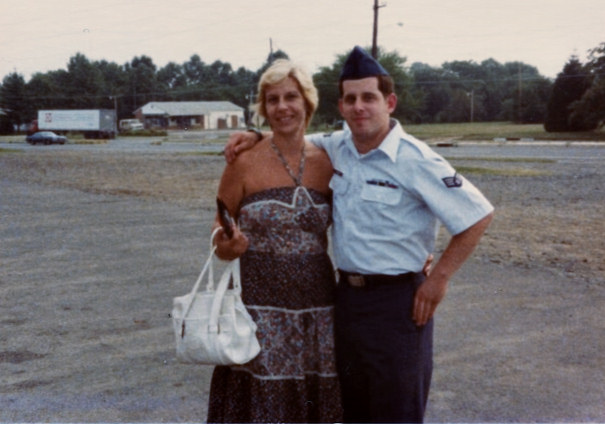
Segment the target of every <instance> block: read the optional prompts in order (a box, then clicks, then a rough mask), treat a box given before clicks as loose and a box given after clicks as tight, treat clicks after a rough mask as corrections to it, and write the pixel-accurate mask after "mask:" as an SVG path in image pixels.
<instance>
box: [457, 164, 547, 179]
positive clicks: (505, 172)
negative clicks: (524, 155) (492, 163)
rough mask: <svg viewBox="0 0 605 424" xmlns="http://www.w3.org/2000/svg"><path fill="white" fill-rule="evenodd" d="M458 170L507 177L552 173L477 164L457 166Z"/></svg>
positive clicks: (536, 175)
mask: <svg viewBox="0 0 605 424" xmlns="http://www.w3.org/2000/svg"><path fill="white" fill-rule="evenodd" d="M456 170H457V171H458V172H460V173H461V174H475V175H502V176H506V177H539V176H543V175H552V173H551V172H548V171H537V170H534V169H520V168H509V169H494V168H481V167H475V166H457V167H456Z"/></svg>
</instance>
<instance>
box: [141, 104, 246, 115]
mask: <svg viewBox="0 0 605 424" xmlns="http://www.w3.org/2000/svg"><path fill="white" fill-rule="evenodd" d="M139 110H140V111H141V113H142V114H143V115H169V116H197V115H206V114H208V113H210V112H240V111H243V110H244V109H243V108H242V107H239V106H237V105H236V104H233V103H231V102H226V101H216V102H211V101H209V102H149V103H147V104H146V105H144V106H142V107H140V108H139V109H137V111H139Z"/></svg>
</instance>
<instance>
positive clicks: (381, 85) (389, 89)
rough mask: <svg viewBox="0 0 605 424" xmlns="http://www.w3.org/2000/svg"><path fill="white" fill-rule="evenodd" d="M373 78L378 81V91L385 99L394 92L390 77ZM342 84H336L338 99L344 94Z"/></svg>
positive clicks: (379, 76)
mask: <svg viewBox="0 0 605 424" xmlns="http://www.w3.org/2000/svg"><path fill="white" fill-rule="evenodd" d="M375 78H376V79H378V90H379V91H380V92H381V93H382V95H383V96H384V97H385V98H386V97H387V96H388V95H389V94H392V93H394V92H395V82H394V81H393V78H392V77H391V76H390V75H376V76H375ZM344 81H350V80H344ZM342 83H343V81H339V82H338V92H339V93H340V98H342V96H343V94H344V93H343V89H342Z"/></svg>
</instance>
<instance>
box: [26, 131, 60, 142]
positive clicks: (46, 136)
mask: <svg viewBox="0 0 605 424" xmlns="http://www.w3.org/2000/svg"><path fill="white" fill-rule="evenodd" d="M25 141H27V142H28V143H29V144H38V143H40V144H65V143H67V137H64V136H62V135H57V134H55V133H54V132H52V131H38V132H37V133H35V134H32V135H28V136H27V137H25Z"/></svg>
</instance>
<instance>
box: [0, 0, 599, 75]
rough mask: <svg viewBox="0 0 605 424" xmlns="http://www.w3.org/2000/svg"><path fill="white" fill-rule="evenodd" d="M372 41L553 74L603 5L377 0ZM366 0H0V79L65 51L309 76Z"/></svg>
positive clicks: (362, 25) (366, 34)
mask: <svg viewBox="0 0 605 424" xmlns="http://www.w3.org/2000/svg"><path fill="white" fill-rule="evenodd" d="M379 5H380V6H381V7H380V8H379V10H378V37H377V38H378V45H380V46H381V47H383V48H384V49H385V50H386V51H389V52H390V51H396V52H397V53H399V54H400V55H401V56H403V57H406V58H407V61H406V64H407V65H411V64H412V63H414V62H422V63H426V64H428V65H431V66H435V67H439V66H441V65H442V64H443V63H444V62H448V61H454V60H472V61H475V62H476V63H481V61H483V60H485V59H489V58H492V59H495V60H496V61H498V62H500V63H506V62H514V61H521V62H524V63H526V64H528V65H532V66H535V67H536V68H537V69H538V71H539V72H540V74H542V75H543V76H546V77H549V78H555V77H556V75H557V74H558V73H559V72H561V71H562V69H563V66H564V65H565V63H566V62H567V61H568V60H569V58H570V57H571V56H572V55H576V56H577V57H578V58H579V59H580V61H582V62H585V61H586V57H587V51H588V50H589V49H592V48H595V47H597V46H598V45H599V44H601V43H603V42H605V0H380V1H379ZM373 6H374V0H86V1H82V0H0V80H1V79H2V78H4V77H5V76H6V75H8V74H10V73H12V72H17V73H19V74H21V75H23V77H24V78H25V80H26V81H29V79H30V78H31V76H32V74H34V73H36V72H43V73H44V72H48V71H53V70H58V69H67V64H68V62H69V59H70V58H71V57H73V56H74V55H75V54H76V53H82V54H84V55H85V56H86V57H87V58H88V59H89V60H91V61H94V60H107V61H109V62H115V63H118V64H120V65H122V64H125V63H127V62H130V61H131V60H132V59H133V58H134V57H138V56H142V55H146V56H149V57H150V58H151V59H152V60H153V63H154V64H155V65H156V66H157V67H158V68H161V67H163V66H165V65H166V64H167V63H169V62H174V63H177V64H183V63H185V62H187V61H189V59H190V58H191V56H192V55H194V54H197V55H199V56H200V58H201V59H202V61H203V62H204V63H206V64H211V63H212V62H214V61H215V60H221V61H223V62H228V63H230V64H231V66H232V67H233V69H234V70H235V69H237V68H239V67H241V66H243V67H245V68H247V69H249V70H251V71H256V70H257V69H258V68H260V67H261V66H262V65H263V63H264V62H265V61H266V59H267V57H268V55H269V53H270V52H271V50H273V51H276V50H278V49H280V50H282V51H284V52H285V53H286V54H288V56H289V57H290V59H292V60H295V61H297V62H300V63H301V64H303V65H305V67H307V69H308V70H309V71H311V72H315V71H317V69H318V68H319V67H321V66H331V65H332V64H333V62H334V60H335V59H336V56H337V55H340V54H347V53H348V52H349V51H350V50H351V49H352V48H353V47H354V46H355V45H361V46H371V44H372V34H373V22H374V11H373Z"/></svg>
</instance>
